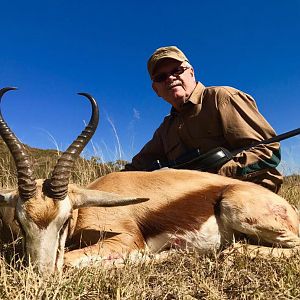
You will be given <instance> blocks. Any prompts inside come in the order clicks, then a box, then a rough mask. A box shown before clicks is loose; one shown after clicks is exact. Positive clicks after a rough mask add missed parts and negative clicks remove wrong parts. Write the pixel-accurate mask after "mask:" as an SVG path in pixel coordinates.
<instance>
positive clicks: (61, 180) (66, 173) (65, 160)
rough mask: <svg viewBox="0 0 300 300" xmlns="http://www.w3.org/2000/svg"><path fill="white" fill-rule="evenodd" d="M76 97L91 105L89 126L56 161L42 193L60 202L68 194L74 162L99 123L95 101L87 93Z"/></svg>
mask: <svg viewBox="0 0 300 300" xmlns="http://www.w3.org/2000/svg"><path fill="white" fill-rule="evenodd" d="M78 95H82V96H85V97H86V98H88V99H89V100H90V102H91V105H92V116H91V119H90V121H89V124H88V125H87V126H86V127H85V129H84V130H83V131H82V132H81V134H80V135H79V136H78V137H77V139H76V140H75V141H74V142H73V143H72V144H71V145H70V146H69V148H68V149H67V150H66V151H65V152H64V153H63V154H62V155H61V157H60V159H59V160H58V162H57V164H56V166H55V167H54V170H53V172H52V176H51V179H50V180H45V182H44V185H43V190H44V193H45V194H47V195H48V196H49V197H51V198H53V199H56V200H62V199H64V198H65V197H66V195H67V193H68V184H69V178H70V175H71V172H72V169H73V167H74V162H75V159H76V158H77V157H79V155H80V153H81V151H82V150H83V149H84V147H85V146H86V144H87V143H88V142H89V140H90V139H91V138H92V136H93V135H94V133H95V131H96V129H97V126H98V122H99V109H98V105H97V102H96V100H95V99H94V98H93V97H92V96H91V95H89V94H87V93H78Z"/></svg>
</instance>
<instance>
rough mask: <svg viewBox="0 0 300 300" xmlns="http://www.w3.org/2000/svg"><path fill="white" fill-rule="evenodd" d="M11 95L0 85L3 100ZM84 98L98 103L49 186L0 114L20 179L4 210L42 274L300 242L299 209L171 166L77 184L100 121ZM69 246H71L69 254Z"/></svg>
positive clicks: (2, 200) (6, 195)
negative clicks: (178, 251) (185, 252)
mask: <svg viewBox="0 0 300 300" xmlns="http://www.w3.org/2000/svg"><path fill="white" fill-rule="evenodd" d="M11 89H13V88H5V89H2V90H1V91H0V97H2V95H3V94H4V93H5V92H6V91H8V90H11ZM82 95H84V96H86V97H87V98H88V99H89V100H90V102H91V105H92V117H91V119H90V122H89V124H88V126H87V127H86V128H85V130H84V131H83V132H82V133H81V135H79V136H78V138H77V139H76V140H75V141H74V142H73V143H72V144H71V145H70V146H69V148H68V149H67V150H66V151H65V152H64V153H63V154H62V156H61V158H60V159H59V160H58V162H57V164H56V166H55V168H54V170H53V173H52V176H51V178H50V179H46V180H41V179H40V180H34V178H33V175H32V168H31V165H30V162H29V157H28V155H27V154H26V152H25V149H24V147H23V145H22V144H21V143H20V141H19V140H18V139H17V137H16V136H15V135H14V133H13V132H12V131H11V129H10V128H9V127H8V126H7V124H6V123H5V121H4V120H3V118H2V114H0V134H1V136H2V138H3V140H4V141H5V143H6V144H7V146H8V148H9V149H10V151H11V153H12V156H13V158H14V161H15V164H16V168H17V174H18V189H17V190H14V191H10V192H2V193H1V194H0V195H1V196H0V204H1V206H10V207H13V208H15V216H16V219H17V221H18V223H19V225H20V228H21V231H22V233H23V236H24V241H25V250H26V254H27V256H28V257H29V258H30V261H31V263H33V264H35V265H36V266H37V267H38V269H39V270H40V271H51V272H52V271H54V270H61V269H62V266H63V264H64V263H65V264H66V265H71V266H82V265H86V264H89V263H93V262H95V261H101V259H103V260H105V259H110V258H118V257H124V256H126V255H130V254H131V253H134V252H136V251H140V250H143V249H146V250H148V251H150V252H153V253H156V252H160V251H162V250H167V249H171V248H172V247H176V248H190V247H192V248H198V249H200V250H202V251H207V250H211V249H220V248H221V247H224V246H226V245H228V244H229V243H231V242H232V241H233V240H235V239H238V238H239V237H245V236H247V237H249V238H251V240H254V241H256V242H257V243H259V244H267V245H277V246H280V247H285V248H292V247H295V246H299V244H300V238H299V219H298V213H297V211H296V210H295V209H294V208H293V207H292V206H291V205H290V204H289V203H288V202H287V201H286V200H285V199H283V198H282V197H280V196H278V195H276V194H274V193H272V192H271V191H269V190H267V189H265V188H263V187H261V186H258V185H256V184H254V183H249V182H243V181H239V180H236V179H232V178H226V177H223V176H219V175H215V174H211V173H206V172H199V171H191V170H171V169H166V170H161V171H154V172H116V173H111V174H108V175H106V176H103V177H101V178H98V179H97V180H95V181H94V182H92V183H91V184H90V185H89V186H88V187H87V188H80V187H77V186H76V185H74V184H69V177H70V173H71V170H72V168H73V164H74V160H75V159H76V157H78V156H79V154H80V152H81V151H82V150H83V148H84V147H85V145H86V144H87V143H88V141H89V140H90V138H91V137H92V135H93V133H94V132H95V130H96V127H97V123H98V107H97V103H96V101H95V100H94V99H93V98H92V97H91V96H90V95H88V94H84V93H82ZM147 199H148V201H146V200H147ZM125 204H132V205H125ZM116 205H120V206H116ZM91 206H93V207H91ZM108 206H115V207H108ZM66 243H67V244H69V245H71V247H72V249H71V250H70V251H68V252H66V253H65V251H64V249H65V246H66Z"/></svg>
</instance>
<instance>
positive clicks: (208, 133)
mask: <svg viewBox="0 0 300 300" xmlns="http://www.w3.org/2000/svg"><path fill="white" fill-rule="evenodd" d="M147 66H148V72H149V74H150V78H151V80H152V88H153V90H154V91H155V93H156V94H157V95H158V96H159V97H161V98H163V99H164V100H165V101H167V102H168V103H170V104H171V105H172V109H171V113H170V115H168V116H166V117H165V119H164V121H163V122H162V124H161V125H160V126H159V128H158V129H157V130H156V131H155V133H154V135H153V137H152V139H151V140H150V141H149V142H148V143H147V144H146V145H145V146H144V147H143V149H142V150H141V151H140V152H139V153H138V154H137V155H136V156H134V157H133V159H132V162H131V163H130V164H127V165H126V166H125V169H124V171H133V170H147V169H149V168H151V166H152V164H153V162H155V161H157V160H160V161H174V160H176V159H177V158H178V157H180V156H182V155H184V154H185V153H188V152H189V151H191V150H193V149H199V150H200V152H201V153H206V152H208V151H209V150H212V149H214V148H216V147H224V148H226V149H228V150H231V151H233V150H236V149H240V148H242V147H245V146H247V145H250V144H251V143H254V142H257V141H261V140H264V139H267V138H270V137H272V136H274V135H275V132H274V130H273V129H272V127H271V126H270V125H269V124H268V122H267V121H266V120H265V119H264V117H263V116H262V115H261V114H260V113H259V111H258V109H257V106H256V103H255V101H254V99H253V98H252V97H251V96H249V95H247V94H246V93H244V92H242V91H240V90H237V89H234V88H232V87H226V86H223V87H221V86H220V87H205V86H204V85H203V84H202V83H201V82H197V81H196V79H195V74H194V69H193V67H192V65H191V64H190V62H189V60H188V59H187V57H186V56H185V54H184V53H183V52H182V51H181V50H179V49H178V48H177V47H175V46H168V47H162V48H159V49H157V50H156V51H155V52H154V53H153V54H152V56H151V57H150V58H149V60H148V65H147ZM279 162H280V146H279V143H272V144H268V145H259V146H256V147H253V148H251V149H249V150H245V151H242V152H241V153H239V154H237V155H235V156H234V157H233V158H232V159H231V160H230V161H228V162H227V163H225V164H224V165H223V166H221V167H220V168H218V169H217V170H213V172H215V173H218V174H220V175H224V176H228V177H233V178H238V179H241V180H247V181H252V182H255V183H257V184H260V185H262V186H265V187H266V188H269V189H270V190H272V191H274V192H278V190H279V187H280V185H281V183H282V176H281V174H280V173H279V172H278V171H277V170H276V169H275V168H276V167H277V165H278V164H279Z"/></svg>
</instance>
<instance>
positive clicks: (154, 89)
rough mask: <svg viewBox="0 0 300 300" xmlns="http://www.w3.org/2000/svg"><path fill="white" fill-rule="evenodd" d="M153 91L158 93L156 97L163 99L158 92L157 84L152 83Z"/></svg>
mask: <svg viewBox="0 0 300 300" xmlns="http://www.w3.org/2000/svg"><path fill="white" fill-rule="evenodd" d="M152 89H153V91H154V92H155V93H156V95H157V96H158V97H161V95H160V94H159V92H158V88H157V86H156V83H155V82H152Z"/></svg>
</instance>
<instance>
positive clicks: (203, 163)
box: [147, 128, 300, 171]
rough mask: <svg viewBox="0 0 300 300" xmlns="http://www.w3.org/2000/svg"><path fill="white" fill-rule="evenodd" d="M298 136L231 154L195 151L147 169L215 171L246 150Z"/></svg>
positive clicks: (292, 133)
mask: <svg viewBox="0 0 300 300" xmlns="http://www.w3.org/2000/svg"><path fill="white" fill-rule="evenodd" d="M298 134H300V128H297V129H294V130H291V131H288V132H286V133H282V134H279V135H277V136H274V137H272V138H269V139H266V140H262V141H257V142H254V143H252V144H251V145H248V146H245V147H243V148H240V149H237V150H233V151H231V152H230V151H229V150H227V149H226V148H224V147H217V148H214V149H212V150H210V151H208V152H206V153H204V154H202V153H201V152H200V150H199V149H194V150H192V151H190V152H188V153H185V154H184V155H182V156H180V157H178V158H177V159H176V160H173V161H168V162H161V161H159V160H157V161H155V162H154V163H153V164H152V167H151V168H149V169H147V171H154V170H157V169H161V168H164V167H167V168H173V169H190V170H198V171H208V170H214V169H217V168H220V167H221V166H222V165H224V164H225V163H226V162H228V161H229V160H231V159H232V158H233V156H235V155H236V154H238V153H240V152H242V151H244V150H249V149H250V148H253V147H256V146H258V145H265V144H271V143H275V142H279V141H282V140H285V139H288V138H291V137H293V136H296V135H298Z"/></svg>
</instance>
